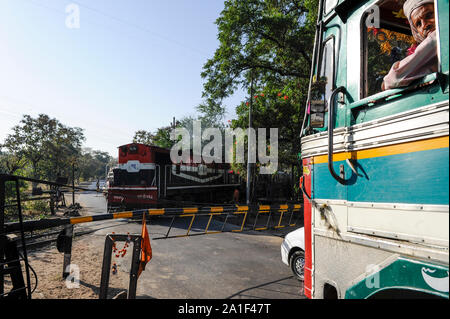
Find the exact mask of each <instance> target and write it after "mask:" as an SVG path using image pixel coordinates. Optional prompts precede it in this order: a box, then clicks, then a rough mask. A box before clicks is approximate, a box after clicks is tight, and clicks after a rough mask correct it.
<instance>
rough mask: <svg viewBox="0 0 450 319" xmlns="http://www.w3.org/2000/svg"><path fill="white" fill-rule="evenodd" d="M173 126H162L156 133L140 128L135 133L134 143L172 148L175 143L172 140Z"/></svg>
mask: <svg viewBox="0 0 450 319" xmlns="http://www.w3.org/2000/svg"><path fill="white" fill-rule="evenodd" d="M171 131H172V126H165V127H160V128H158V129H157V130H156V132H155V133H152V132H149V131H145V130H139V131H136V132H135V133H134V137H133V143H142V144H147V145H155V146H159V147H163V148H171V147H172V146H173V145H174V144H175V143H174V141H172V140H170V132H171Z"/></svg>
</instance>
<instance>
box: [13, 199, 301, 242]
mask: <svg viewBox="0 0 450 319" xmlns="http://www.w3.org/2000/svg"><path fill="white" fill-rule="evenodd" d="M300 211H301V205H300V204H286V205H253V206H239V205H231V206H208V207H184V208H172V207H170V208H151V209H140V210H134V211H124V212H116V213H112V214H110V213H107V214H97V215H90V216H81V217H71V218H52V219H40V220H31V221H24V222H23V230H24V231H34V230H39V229H47V228H52V227H57V226H63V225H75V224H81V223H90V222H98V221H104V220H110V219H120V218H136V219H137V218H142V216H143V214H144V213H145V214H146V215H147V216H165V217H172V218H173V219H172V223H171V226H172V224H173V221H174V219H175V218H177V217H191V221H190V225H189V227H188V230H187V233H186V234H185V235H181V236H188V235H189V232H190V230H191V228H192V225H193V223H194V220H195V218H196V217H197V216H209V220H208V223H207V226H206V228H205V233H208V234H212V233H218V232H221V231H215V232H212V231H208V230H209V226H210V224H211V220H212V219H213V217H214V216H218V215H225V216H226V219H225V223H226V221H227V219H228V217H229V216H231V215H243V221H242V223H241V225H240V226H241V227H240V229H237V230H233V231H243V230H244V225H245V222H246V220H247V216H248V214H249V213H254V215H255V223H254V226H253V229H254V230H264V229H267V228H268V226H267V225H266V226H265V227H256V221H257V219H258V217H259V216H260V215H261V214H269V219H270V216H271V214H273V213H277V212H279V213H280V218H279V220H278V223H277V225H276V226H275V228H282V227H287V226H295V224H296V223H294V224H292V219H293V216H294V213H296V212H298V213H300ZM288 212H290V213H291V214H290V220H289V223H288V224H287V225H281V222H282V219H283V216H284V215H285V214H286V213H288ZM298 215H300V214H298ZM297 220H298V218H297ZM4 227H5V232H6V233H11V232H15V231H19V230H20V228H21V227H20V223H6V224H5V226H4ZM170 228H171V227H170ZM170 228H169V232H170ZM181 236H176V237H181ZM166 237H168V235H167V236H166Z"/></svg>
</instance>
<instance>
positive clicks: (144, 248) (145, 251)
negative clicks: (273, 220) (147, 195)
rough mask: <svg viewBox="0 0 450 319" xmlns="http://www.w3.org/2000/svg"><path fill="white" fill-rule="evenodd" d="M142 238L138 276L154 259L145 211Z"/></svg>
mask: <svg viewBox="0 0 450 319" xmlns="http://www.w3.org/2000/svg"><path fill="white" fill-rule="evenodd" d="M141 236H142V239H141V258H140V263H139V270H138V277H139V276H140V275H141V272H142V271H144V270H145V265H146V264H147V263H148V262H149V261H150V259H152V246H150V237H149V235H148V231H147V226H146V224H145V212H144V214H143V216H142V234H141Z"/></svg>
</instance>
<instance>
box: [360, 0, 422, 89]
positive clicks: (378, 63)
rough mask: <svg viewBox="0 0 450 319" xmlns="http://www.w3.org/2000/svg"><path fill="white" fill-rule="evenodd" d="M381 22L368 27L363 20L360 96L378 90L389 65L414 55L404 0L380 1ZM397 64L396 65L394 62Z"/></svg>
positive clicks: (414, 42) (412, 38) (413, 45)
mask: <svg viewBox="0 0 450 319" xmlns="http://www.w3.org/2000/svg"><path fill="white" fill-rule="evenodd" d="M379 13H380V22H379V25H378V26H377V27H375V26H373V25H369V26H367V23H366V21H365V17H363V19H362V23H361V27H362V31H363V32H361V34H362V50H363V52H362V57H363V59H362V63H363V65H362V70H363V72H362V83H361V98H364V97H367V96H370V95H373V94H376V93H378V92H381V84H382V82H383V79H384V77H385V76H386V75H387V74H388V73H389V71H390V70H391V67H392V66H393V65H394V64H395V63H396V62H399V61H402V60H403V59H404V58H406V57H407V56H409V55H411V54H413V52H414V50H415V48H416V46H417V44H416V41H415V39H414V37H413V36H412V33H411V28H410V25H409V22H408V19H407V17H406V16H405V15H404V13H403V2H401V1H393V0H387V1H383V2H381V3H380V4H379ZM397 65H398V64H397Z"/></svg>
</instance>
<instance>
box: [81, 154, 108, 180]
mask: <svg viewBox="0 0 450 319" xmlns="http://www.w3.org/2000/svg"><path fill="white" fill-rule="evenodd" d="M115 164H116V161H115V159H114V158H112V157H111V156H110V155H109V154H108V153H107V152H102V151H95V150H91V149H85V151H84V152H82V154H81V155H80V156H79V157H78V159H77V166H76V177H77V178H79V179H82V180H85V181H86V180H91V179H97V178H100V177H106V176H105V174H106V166H107V165H108V166H109V167H110V168H111V167H112V166H114V165H115Z"/></svg>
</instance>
